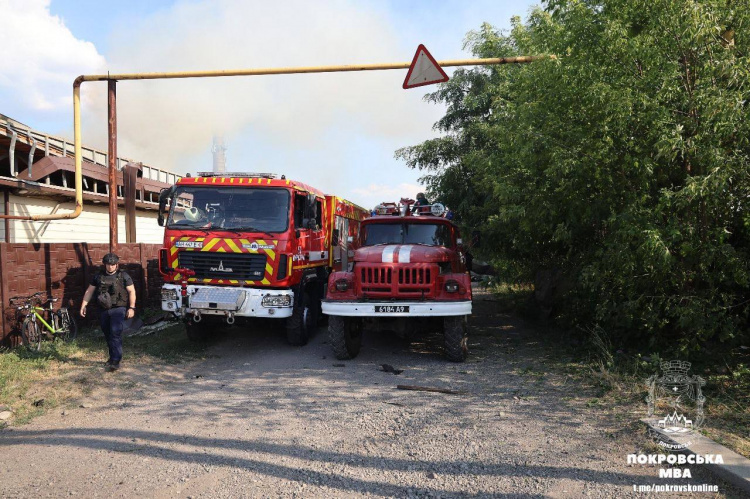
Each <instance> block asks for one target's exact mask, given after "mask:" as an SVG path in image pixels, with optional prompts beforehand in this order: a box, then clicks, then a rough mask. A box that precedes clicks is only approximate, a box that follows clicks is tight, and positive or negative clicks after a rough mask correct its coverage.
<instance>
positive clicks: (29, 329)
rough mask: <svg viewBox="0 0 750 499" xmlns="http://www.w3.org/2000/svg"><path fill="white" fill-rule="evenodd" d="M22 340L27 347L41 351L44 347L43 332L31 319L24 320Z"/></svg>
mask: <svg viewBox="0 0 750 499" xmlns="http://www.w3.org/2000/svg"><path fill="white" fill-rule="evenodd" d="M21 339H22V340H23V344H24V345H25V346H27V347H29V348H31V349H34V350H39V347H40V346H42V332H41V331H40V330H39V324H37V323H36V321H33V320H31V319H26V320H24V321H23V324H22V325H21Z"/></svg>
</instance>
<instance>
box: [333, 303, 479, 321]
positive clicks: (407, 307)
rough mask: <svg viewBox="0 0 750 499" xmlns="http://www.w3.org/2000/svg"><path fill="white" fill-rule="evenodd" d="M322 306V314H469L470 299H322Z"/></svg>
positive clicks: (352, 315) (357, 315)
mask: <svg viewBox="0 0 750 499" xmlns="http://www.w3.org/2000/svg"><path fill="white" fill-rule="evenodd" d="M322 307H323V313H324V314H326V315H335V316H342V317H449V316H455V315H470V314H471V300H465V301H448V302H435V301H432V302H423V301H398V302H392V301H382V302H377V301H368V302H360V301H354V302H353V301H333V300H323V302H322Z"/></svg>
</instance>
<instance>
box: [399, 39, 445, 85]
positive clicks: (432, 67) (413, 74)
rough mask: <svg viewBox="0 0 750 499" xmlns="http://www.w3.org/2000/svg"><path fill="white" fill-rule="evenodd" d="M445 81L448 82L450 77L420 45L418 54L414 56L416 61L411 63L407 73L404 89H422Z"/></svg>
mask: <svg viewBox="0 0 750 499" xmlns="http://www.w3.org/2000/svg"><path fill="white" fill-rule="evenodd" d="M444 81H448V75H447V74H445V71H443V68H441V67H440V65H439V64H438V63H437V61H436V60H435V58H434V57H432V55H430V53H429V52H428V51H427V49H426V48H425V46H424V45H422V44H420V45H419V47H417V53H416V54H414V60H413V61H411V66H410V67H409V72H408V73H406V79H405V80H404V88H414V87H421V86H423V85H432V84H433V83H442V82H444Z"/></svg>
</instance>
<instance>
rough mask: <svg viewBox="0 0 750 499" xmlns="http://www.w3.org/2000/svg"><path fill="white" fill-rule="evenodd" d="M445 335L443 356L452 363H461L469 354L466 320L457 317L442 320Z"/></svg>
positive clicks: (463, 317) (462, 317)
mask: <svg viewBox="0 0 750 499" xmlns="http://www.w3.org/2000/svg"><path fill="white" fill-rule="evenodd" d="M443 334H444V335H445V355H446V357H448V360H450V361H452V362H463V361H464V360H466V355H467V354H468V353H469V347H468V320H467V319H466V316H463V315H459V316H454V317H446V318H445V319H443Z"/></svg>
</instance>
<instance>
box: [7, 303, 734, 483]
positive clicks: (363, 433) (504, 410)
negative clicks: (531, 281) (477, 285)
mask: <svg viewBox="0 0 750 499" xmlns="http://www.w3.org/2000/svg"><path fill="white" fill-rule="evenodd" d="M472 325H473V330H472V337H471V341H470V345H471V349H472V353H471V355H470V357H469V360H468V361H467V362H466V363H464V364H452V363H448V362H446V361H444V360H443V358H442V357H441V351H440V338H439V337H437V336H436V337H430V338H426V339H425V340H424V341H420V342H416V343H412V344H411V345H409V344H407V343H405V342H404V341H401V340H398V339H396V338H395V337H394V336H392V335H390V334H385V333H381V334H374V333H369V334H367V336H366V337H365V340H364V345H363V349H362V353H361V354H360V355H359V357H357V359H355V360H352V361H343V362H342V361H337V360H336V359H335V358H334V357H333V355H332V353H331V351H330V347H329V345H328V344H327V338H326V334H325V333H326V332H325V329H324V328H321V329H319V330H318V332H317V335H316V336H315V337H314V338H313V339H312V340H311V342H310V344H309V345H307V346H306V347H303V348H293V347H290V346H288V345H286V344H285V342H284V335H283V331H280V330H277V331H273V330H269V329H268V328H265V327H262V326H261V327H256V329H255V330H254V331H253V332H252V333H251V334H248V332H247V330H243V329H240V328H239V327H235V328H234V329H232V330H230V331H229V332H228V333H227V334H226V335H225V336H223V337H222V338H221V339H220V340H218V341H217V342H216V344H214V345H213V346H212V347H211V348H210V350H209V353H210V355H209V358H207V359H206V360H202V361H199V362H192V363H188V364H181V365H178V366H169V365H153V364H152V365H130V366H127V365H125V367H124V368H123V369H122V370H121V371H120V372H117V373H112V374H109V373H104V372H102V380H101V387H100V388H99V389H97V390H96V391H95V392H94V393H93V394H92V395H91V396H90V397H89V398H88V399H87V400H85V401H83V403H82V404H81V405H83V406H85V407H80V408H74V409H67V410H65V411H64V414H62V412H63V411H62V410H61V409H58V410H55V411H54V412H53V413H51V414H47V415H45V416H43V417H40V418H38V419H36V420H35V421H34V422H32V423H31V424H28V425H25V426H21V427H15V428H9V429H5V430H2V431H1V432H0V448H2V461H1V462H0V495H2V496H3V497H59V496H85V497H136V496H145V497H268V496H284V497H295V496H299V497H350V496H352V495H361V496H398V497H454V496H503V495H508V496H513V497H580V496H590V497H629V496H640V495H636V494H635V493H633V491H632V490H633V485H634V484H652V483H657V484H659V483H677V484H684V483H698V484H699V483H708V484H718V485H720V490H721V491H724V490H728V491H729V495H730V496H731V495H733V494H732V493H731V490H730V489H725V487H724V485H722V484H721V482H718V480H717V479H715V478H713V477H712V476H711V475H709V474H707V473H706V472H705V471H704V470H702V469H700V467H698V466H693V467H692V468H691V471H692V472H693V479H692V480H670V481H666V480H659V478H658V468H656V467H649V466H640V465H635V466H633V465H630V466H629V465H627V463H626V456H627V454H629V453H633V452H638V451H640V449H641V447H640V446H642V445H644V444H645V442H646V439H645V437H644V436H643V432H642V431H640V430H637V431H636V430H633V428H634V425H633V424H632V421H635V420H637V419H638V418H639V417H641V416H642V414H636V413H634V414H628V415H626V417H625V420H626V422H625V423H622V422H620V423H617V422H616V421H615V418H613V417H612V414H611V412H609V411H605V410H601V409H596V408H592V407H589V406H588V405H587V401H590V400H591V398H590V397H591V395H592V393H591V392H590V390H589V389H586V388H584V387H581V386H580V384H579V383H578V382H575V381H574V380H573V378H571V377H569V376H567V375H566V374H565V373H564V372H562V370H561V369H560V368H559V367H556V368H549V367H546V366H545V361H547V360H548V359H552V358H553V356H555V355H559V352H556V351H555V349H554V347H551V346H549V345H545V343H544V339H543V337H542V336H540V335H539V334H538V333H537V332H536V331H535V330H534V329H533V328H532V327H529V326H528V325H525V324H524V323H523V322H521V321H519V320H518V319H514V318H512V317H509V316H507V315H504V314H501V313H497V312H496V311H495V303H494V302H492V301H491V300H490V298H489V297H488V296H487V295H482V294H479V295H477V296H476V297H475V315H474V317H473V318H472ZM126 355H127V352H126ZM126 360H127V359H126ZM381 364H390V365H392V366H394V367H395V368H397V369H403V370H404V372H403V373H402V374H400V375H394V374H392V373H387V372H382V371H380V370H379V366H380V365H381ZM397 384H408V385H422V386H431V387H442V388H451V389H455V390H465V391H466V392H468V393H467V394H465V395H449V394H442V393H427V392H414V391H403V390H397V389H396V385H397ZM620 419H622V417H621V418H620ZM719 496H720V497H721V496H722V495H721V494H720V495H719Z"/></svg>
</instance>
